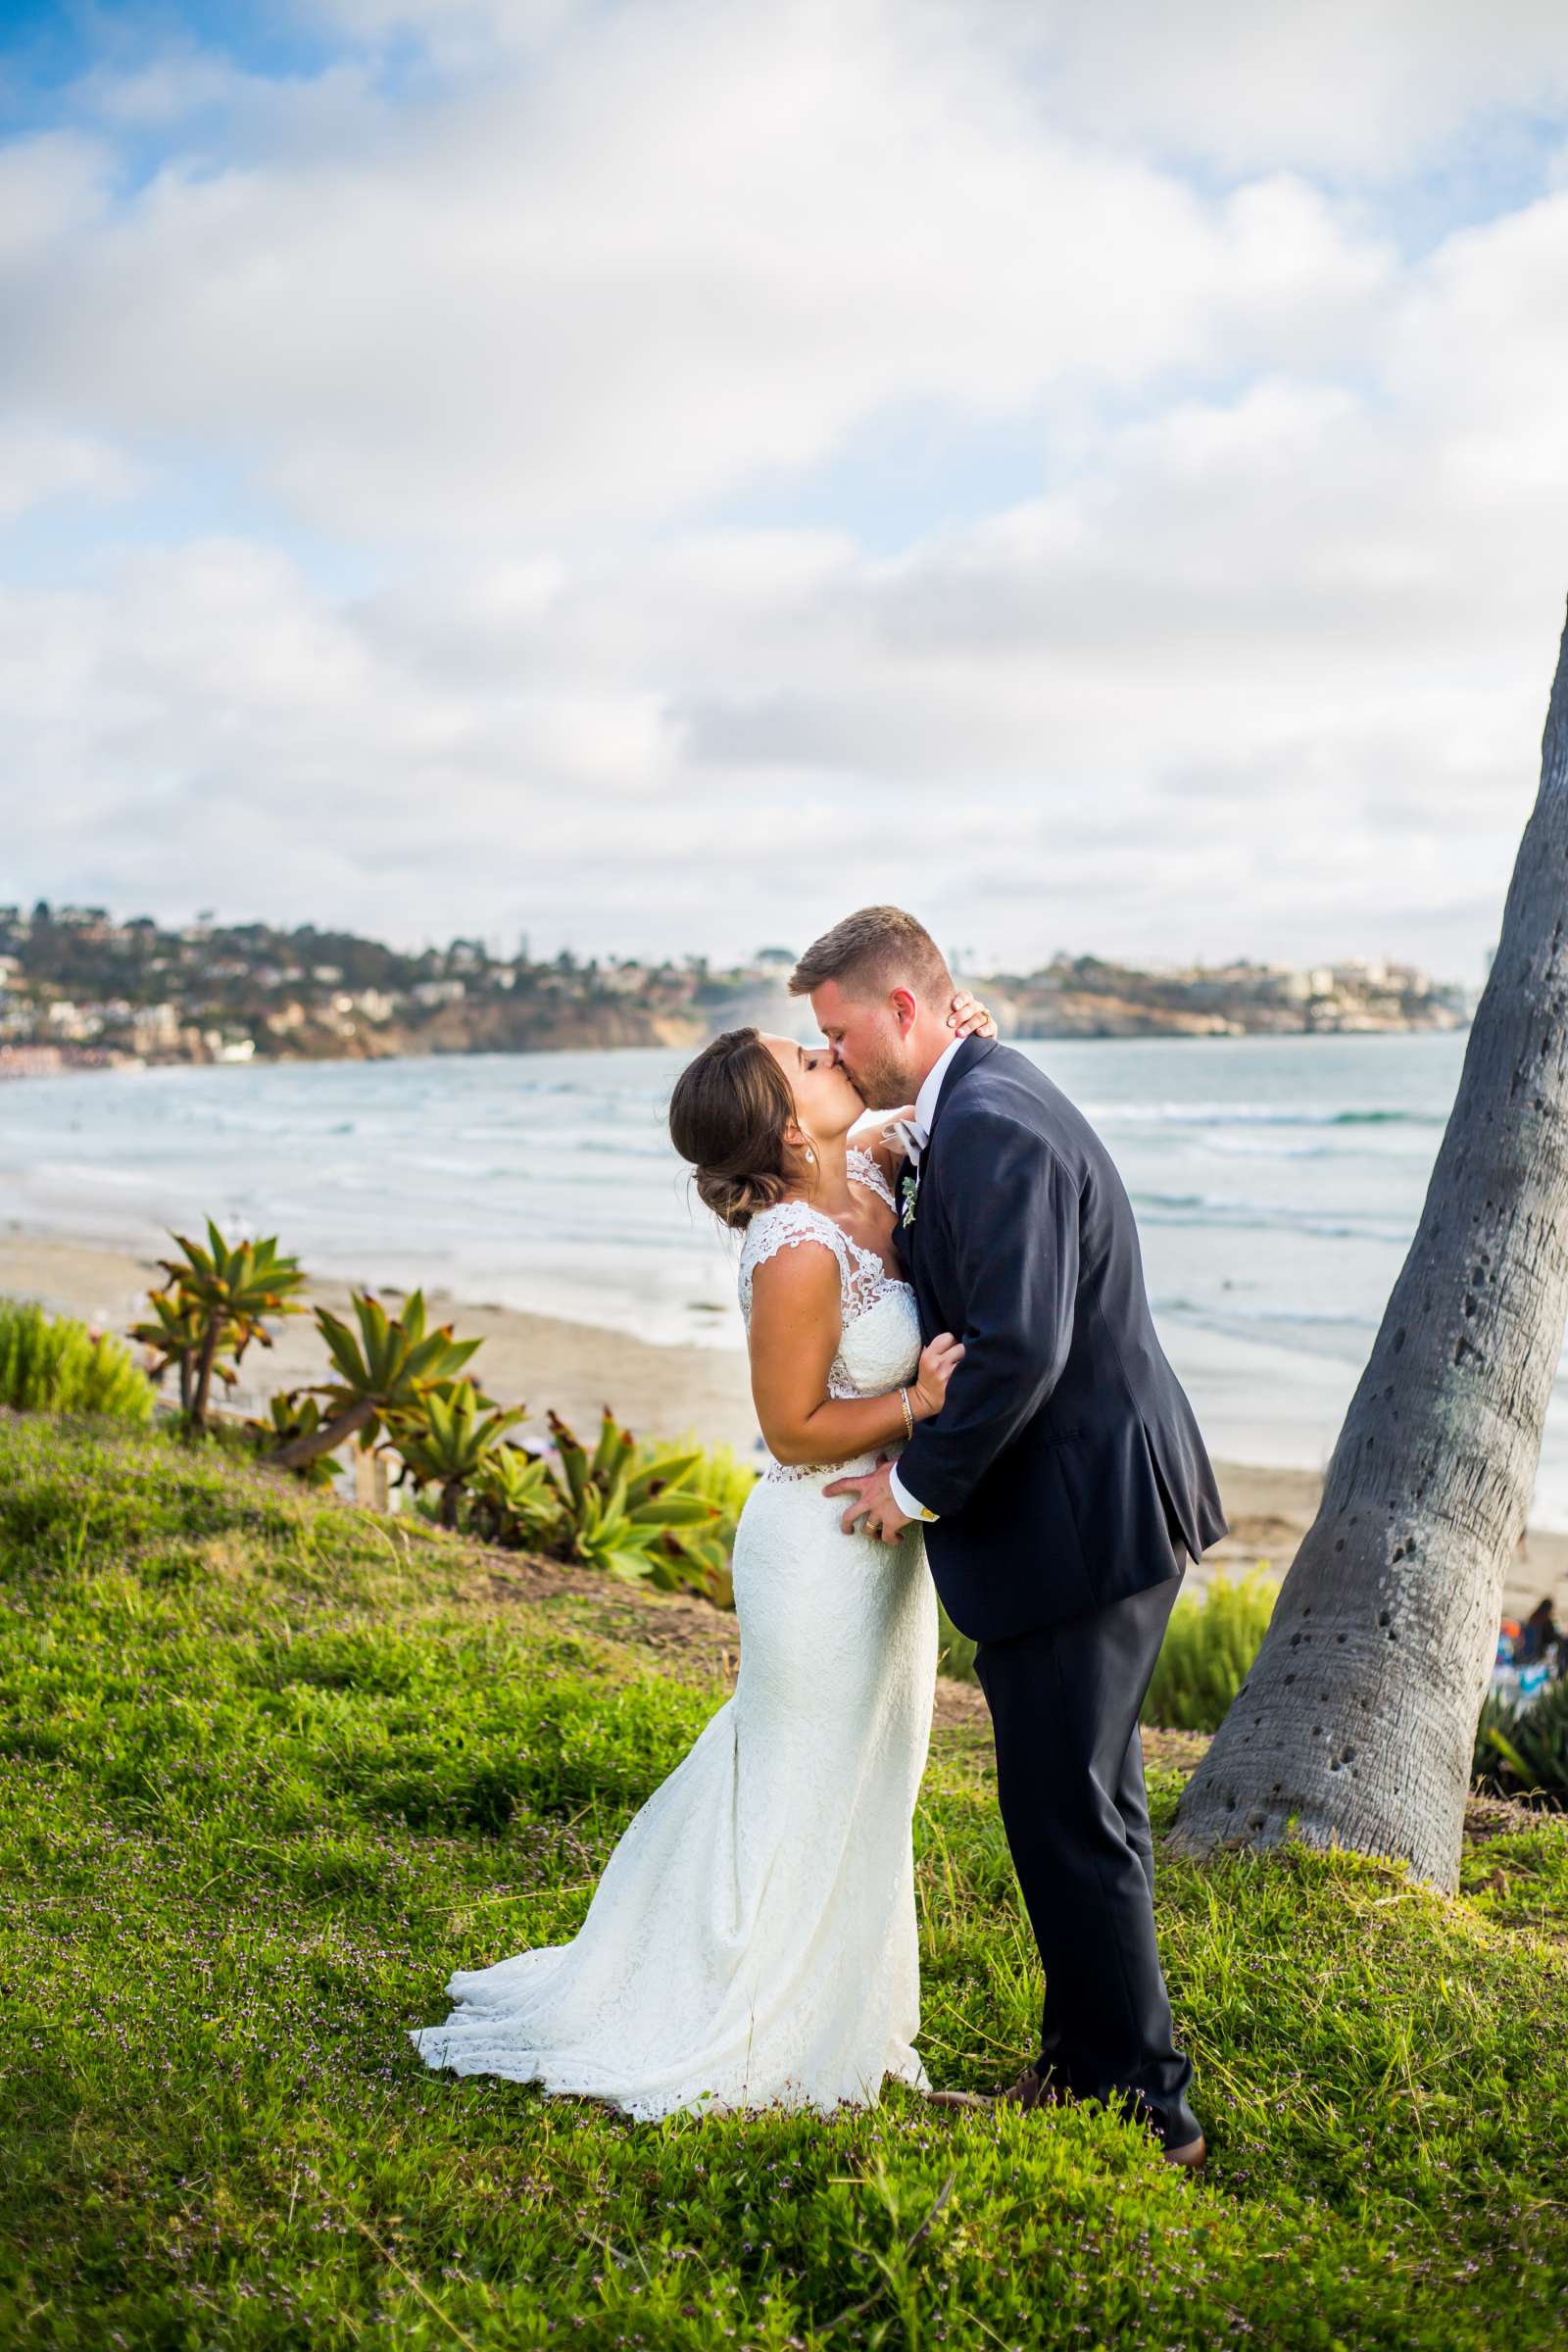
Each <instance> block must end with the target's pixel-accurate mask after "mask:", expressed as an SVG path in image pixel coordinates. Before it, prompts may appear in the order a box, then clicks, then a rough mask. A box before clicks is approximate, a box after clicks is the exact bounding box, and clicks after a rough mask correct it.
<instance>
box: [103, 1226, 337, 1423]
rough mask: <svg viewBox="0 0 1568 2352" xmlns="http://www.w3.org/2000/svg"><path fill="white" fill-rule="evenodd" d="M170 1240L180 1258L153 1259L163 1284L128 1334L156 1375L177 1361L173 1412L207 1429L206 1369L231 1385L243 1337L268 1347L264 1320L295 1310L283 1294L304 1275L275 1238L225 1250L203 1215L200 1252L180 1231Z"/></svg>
mask: <svg viewBox="0 0 1568 2352" xmlns="http://www.w3.org/2000/svg"><path fill="white" fill-rule="evenodd" d="M173 1240H174V1243H175V1245H176V1247H177V1248H178V1249H179V1250H182V1251H183V1253H184V1254H183V1257H182V1258H170V1257H164V1258H160V1259H159V1261H158V1262H159V1264H160V1265H161V1266H162V1267H163V1269H164V1271H165V1273H166V1274H167V1275H168V1276H169V1282H168V1284H167V1285H165V1286H163V1287H161V1288H160V1289H158V1290H155V1291H154V1292H153V1293H152V1294H151V1304H152V1308H153V1317H154V1319H153V1321H152V1322H150V1323H139V1324H138V1325H137V1326H136V1328H135V1329H134V1330H133V1331H132V1333H131V1335H130V1336H131V1338H132V1339H133V1340H141V1341H143V1342H144V1343H145V1344H146V1346H147V1347H148V1348H150V1349H151V1350H152V1354H153V1360H154V1364H155V1367H156V1371H157V1373H158V1375H159V1376H160V1377H161V1376H162V1374H163V1373H164V1372H165V1371H166V1370H167V1369H168V1367H169V1365H170V1364H171V1363H174V1364H177V1365H178V1367H179V1403H180V1411H181V1413H182V1415H183V1417H184V1419H185V1422H186V1425H187V1427H188V1428H190V1429H193V1430H200V1429H205V1428H206V1426H207V1410H208V1405H209V1402H210V1400H211V1396H212V1386H213V1376H214V1373H215V1372H216V1373H217V1375H218V1378H219V1379H220V1380H221V1381H222V1382H223V1383H224V1384H225V1385H226V1386H227V1387H229V1388H232V1387H233V1385H234V1381H235V1377H236V1374H235V1366H236V1365H237V1364H238V1362H239V1360H240V1358H241V1356H242V1355H243V1354H244V1353H245V1350H246V1348H248V1347H249V1346H250V1345H251V1342H252V1341H253V1340H259V1341H260V1342H261V1344H262V1346H263V1347H264V1348H270V1346H271V1345H272V1336H271V1333H270V1331H269V1330H268V1328H267V1321H266V1318H267V1317H268V1316H269V1315H297V1314H299V1313H301V1312H302V1311H303V1310H302V1308H301V1307H300V1306H299V1305H298V1304H297V1303H296V1302H295V1300H294V1299H292V1298H291V1297H290V1293H291V1292H293V1291H296V1290H298V1288H299V1286H300V1284H301V1283H302V1282H303V1281H304V1280H305V1276H304V1275H303V1273H302V1272H301V1271H300V1267H299V1263H298V1261H297V1259H295V1258H292V1257H282V1256H280V1255H279V1253H278V1248H277V1242H276V1240H275V1238H274V1239H270V1240H267V1241H259V1242H238V1243H236V1244H235V1245H234V1246H233V1247H232V1248H230V1247H229V1245H228V1243H227V1242H225V1241H224V1239H223V1237H222V1235H221V1233H220V1232H219V1230H218V1227H217V1226H216V1225H215V1224H214V1222H213V1220H212V1218H211V1217H209V1218H208V1220H207V1244H208V1246H207V1248H206V1249H205V1250H204V1249H203V1248H202V1246H201V1244H200V1243H199V1242H193V1241H189V1240H187V1238H186V1237H185V1235H183V1234H179V1233H176V1234H175V1235H174V1236H173Z"/></svg>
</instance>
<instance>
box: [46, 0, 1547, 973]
mask: <svg viewBox="0 0 1568 2352" xmlns="http://www.w3.org/2000/svg"><path fill="white" fill-rule="evenodd" d="M1178 17H1179V23H1178V22H1177V21H1176V20H1177V18H1178ZM0 26H3V35H0V599H3V600H4V613H5V621H6V628H5V638H6V641H7V643H8V645H9V646H10V648H11V649H12V650H11V653H10V656H9V658H6V657H3V656H0V724H4V726H5V729H6V734H7V740H8V743H9V744H10V745H12V746H13V747H14V750H13V756H12V759H11V761H10V763H9V771H8V778H7V782H6V785H5V787H4V790H5V792H6V793H7V794H8V795H9V794H15V795H16V809H15V810H14V811H12V813H13V814H17V815H20V814H24V813H25V815H26V816H27V818H28V823H27V826H26V829H25V842H24V846H23V848H22V850H21V853H20V857H21V866H22V870H21V871H20V872H19V873H18V874H17V875H16V876H15V878H14V880H11V881H10V887H11V888H14V889H16V890H19V891H21V892H22V893H24V894H25V895H27V896H33V895H45V896H48V897H50V898H54V899H71V898H83V897H86V898H93V899H100V900H104V901H106V902H107V903H109V904H111V905H113V906H115V907H119V908H122V909H123V910H125V911H135V910H139V909H141V908H147V909H149V910H152V911H157V912H162V913H168V914H180V913H188V912H190V911H191V910H193V909H194V907H197V906H213V907H219V908H221V910H222V911H223V912H225V913H231V914H233V915H236V916H245V915H251V914H265V915H269V916H274V917H280V918H284V919H300V920H306V919H309V920H316V921H323V920H345V921H350V922H354V923H357V924H359V925H361V926H362V927H364V928H366V929H368V930H375V931H381V932H384V933H387V934H389V935H392V936H398V937H404V938H423V937H425V936H427V935H429V934H430V933H431V932H438V933H439V932H443V931H446V930H455V931H464V932H467V931H475V930H484V931H487V932H496V931H500V932H503V933H511V932H514V931H515V930H517V929H521V928H526V929H527V930H528V931H529V932H530V934H531V936H532V938H533V939H534V940H535V941H536V942H537V943H538V944H539V945H540V946H541V947H546V948H553V947H555V946H557V945H562V944H569V945H571V946H573V947H576V948H580V949H584V950H589V951H597V952H600V953H630V952H635V951H650V952H654V951H662V950H667V949H676V950H680V949H685V948H688V947H691V948H701V949H704V950H706V951H707V952H709V953H711V954H715V955H723V954H726V953H743V952H745V951H746V950H747V949H748V948H750V947H752V946H755V945H756V944H757V943H758V942H759V941H761V940H764V939H765V940H775V939H781V940H784V941H785V942H788V941H789V940H791V939H801V938H804V937H806V936H808V935H809V933H811V932H812V931H814V930H815V929H817V928H820V926H821V924H822V923H823V922H824V921H826V920H828V919H831V917H832V916H833V915H834V914H835V913H837V912H840V911H842V910H843V908H844V907H845V906H846V905H847V904H854V903H858V902H860V901H863V900H865V899H867V898H870V897H897V898H901V899H903V900H905V901H906V902H907V903H908V904H910V905H913V906H916V907H919V908H920V909H921V910H922V911H924V912H926V913H927V914H928V916H929V918H930V919H931V920H932V921H933V922H934V923H935V924H937V925H938V926H939V927H940V928H941V929H942V930H943V933H944V935H945V936H948V937H952V938H962V939H964V940H965V941H968V942H971V943H972V944H973V945H974V948H975V951H976V953H977V955H979V956H983V957H984V956H994V957H995V958H996V959H998V960H1003V961H1009V962H1027V961H1028V960H1029V959H1030V958H1031V957H1032V956H1044V955H1045V954H1047V953H1049V952H1050V951H1051V950H1052V949H1054V947H1056V946H1059V945H1067V946H1071V947H1074V948H1076V949H1078V950H1080V951H1083V952H1088V951H1090V950H1094V951H1097V952H1102V953H1117V954H1126V955H1138V956H1146V957H1147V958H1148V959H1150V960H1152V961H1165V960H1177V959H1183V958H1186V957H1188V956H1194V955H1198V956H1203V957H1204V958H1205V959H1208V960H1215V959H1218V958H1219V957H1221V956H1225V955H1229V954H1250V955H1254V956H1280V957H1281V958H1282V959H1285V960H1314V959H1321V958H1324V957H1331V956H1340V955H1345V954H1351V953H1358V952H1359V953H1365V954H1372V955H1375V954H1386V955H1395V956H1406V957H1408V958H1409V959H1411V960H1414V961H1417V962H1421V963H1423V964H1426V965H1428V966H1429V967H1431V968H1435V969H1439V970H1442V971H1445V972H1452V973H1456V974H1464V975H1468V976H1471V977H1476V978H1478V977H1479V976H1480V971H1481V958H1482V955H1483V952H1484V950H1485V948H1486V947H1487V945H1489V944H1490V942H1491V941H1492V939H1493V938H1494V937H1495V925H1496V919H1497V915H1498V912H1499V910H1500V906H1501V900H1502V895H1503V892H1504V890H1505V887H1506V882H1507V876H1508V872H1509V869H1510V866H1511V862H1512V858H1513V854H1514V850H1515V848H1516V846H1517V841H1518V836H1519V831H1520V828H1521V825H1522V823H1523V821H1524V817H1525V815H1526V813H1527V812H1528V809H1529V806H1530V802H1531V799H1532V797H1533V794H1534V789H1535V783H1536V761H1537V758H1538V752H1539V736H1540V723H1541V714H1542V711H1543V710H1544V700H1545V694H1546V689H1547V686H1548V683H1549V678H1550V669H1551V663H1552V661H1553V659H1554V656H1555V649H1556V639H1557V632H1558V628H1559V626H1560V622H1561V608H1562V599H1563V594H1564V591H1565V589H1568V576H1565V575H1568V563H1565V561H1564V558H1563V553H1562V551H1563V548H1564V547H1565V545H1568V531H1565V529H1564V525H1565V523H1568V447H1565V442H1564V435H1563V431H1562V428H1561V425H1560V421H1559V411H1560V392H1559V387H1560V384H1561V381H1562V380H1563V370H1564V367H1565V365H1568V303H1565V302H1564V300H1563V294H1564V290H1565V284H1568V20H1564V19H1563V18H1562V16H1561V13H1560V11H1559V10H1558V9H1556V8H1555V7H1551V8H1547V7H1544V6H1541V5H1538V4H1537V0H1498V5H1497V7H1496V8H1495V9H1494V10H1493V11H1491V12H1490V13H1489V14H1488V15H1487V16H1486V18H1485V19H1483V17H1482V15H1481V13H1480V12H1478V11H1476V10H1474V9H1473V8H1469V7H1465V6H1459V5H1453V6H1445V5H1433V4H1432V0H1408V4H1406V0H1390V5H1389V6H1387V7H1385V8H1383V9H1381V10H1379V11H1376V12H1367V11H1365V10H1364V9H1357V8H1354V7H1351V6H1349V5H1348V0H1323V4H1322V5H1321V6H1319V7H1318V8H1316V9H1315V10H1313V11H1290V12H1266V11H1258V10H1256V9H1255V8H1244V7H1242V6H1240V5H1239V0H1194V5H1193V6H1192V7H1190V8H1189V9H1186V10H1184V11H1182V12H1170V11H1168V10H1163V9H1159V8H1156V7H1153V6H1152V5H1145V4H1144V0H1104V5H1103V6H1102V7H1101V8H1099V9H1097V10H1096V11H1094V12H1086V11H1082V10H1080V9H1074V8H1067V7H1065V6H1056V5H1054V4H1053V0H1041V4H1040V5H1039V6H1032V7H1031V8H1029V9H1027V10H1020V9H1018V8H1017V7H1015V6H1013V5H1011V0H995V4H994V5H993V4H991V0H972V4H970V5H964V6H957V5H954V4H953V0H896V4H895V0H832V5H827V4H826V0H778V4H777V5H775V6H770V7H769V8H768V9H767V10H766V11H760V10H758V9H756V8H755V7H751V6H743V5H738V4H736V0H659V5H656V6H650V5H647V4H646V0H643V4H641V5H635V6H626V5H610V4H607V0H596V4H595V5H591V6H589V5H577V4H576V0H515V4H513V5H509V6H505V7H492V6H490V5H487V4H486V0H314V4H313V5H311V6H309V7H307V6H305V5H303V0H302V4H301V5H299V6H297V7H269V6H266V5H260V6H252V7H248V8H240V7H237V6H236V7H220V6H205V7H196V6H189V7H179V8H174V7H169V6H164V7H157V8H153V7H135V6H124V7H121V6H108V7H98V8H85V7H76V6H70V5H67V6H55V7H42V6H35V5H22V4H20V0H0ZM6 223H9V225H5V224H6ZM40 812H41V813H40ZM258 839H262V840H265V841H266V843H267V845H268V850H267V855H266V857H265V858H260V859H259V858H257V857H256V856H255V855H254V851H253V847H252V845H253V844H254V843H255V842H256V841H257V840H258ZM8 895H9V891H8Z"/></svg>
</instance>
